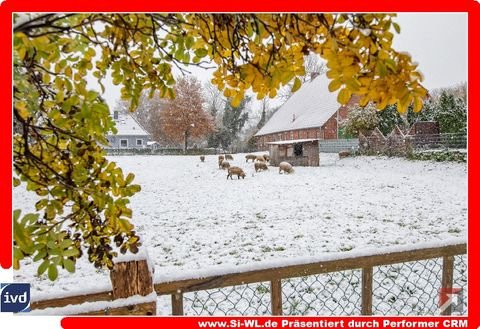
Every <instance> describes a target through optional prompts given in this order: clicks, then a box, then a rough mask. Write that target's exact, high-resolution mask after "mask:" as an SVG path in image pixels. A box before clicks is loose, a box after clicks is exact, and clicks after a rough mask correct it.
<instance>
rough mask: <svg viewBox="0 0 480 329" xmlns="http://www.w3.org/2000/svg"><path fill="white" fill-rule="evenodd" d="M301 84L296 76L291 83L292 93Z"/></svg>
mask: <svg viewBox="0 0 480 329" xmlns="http://www.w3.org/2000/svg"><path fill="white" fill-rule="evenodd" d="M301 86H302V81H301V80H300V79H299V78H298V77H296V78H295V82H294V83H293V87H292V93H294V92H296V91H297V90H298V89H300V87H301Z"/></svg>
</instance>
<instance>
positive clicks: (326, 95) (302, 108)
mask: <svg viewBox="0 0 480 329" xmlns="http://www.w3.org/2000/svg"><path fill="white" fill-rule="evenodd" d="M329 83H330V80H329V79H328V78H327V77H326V75H325V74H322V75H319V76H318V77H316V78H315V79H313V80H311V81H309V82H306V83H304V84H303V85H302V87H301V88H300V89H299V90H298V91H297V92H296V93H294V94H293V95H292V96H291V97H290V98H289V99H288V100H287V101H286V102H285V104H283V105H282V106H281V107H280V109H279V110H278V111H277V112H275V114H274V115H273V116H272V117H271V118H270V120H268V121H267V123H266V124H265V125H264V126H263V127H262V129H260V130H259V131H258V132H257V133H256V134H255V136H261V135H267V134H272V133H276V132H281V131H289V130H297V129H304V128H315V127H321V126H323V125H324V124H325V122H327V120H328V119H329V118H330V117H331V116H332V115H333V114H334V113H335V112H336V111H337V110H338V109H339V108H340V106H341V105H340V104H339V103H338V102H337V94H338V92H333V93H332V92H330V91H329V90H328V84H329Z"/></svg>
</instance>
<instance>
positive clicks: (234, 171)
mask: <svg viewBox="0 0 480 329" xmlns="http://www.w3.org/2000/svg"><path fill="white" fill-rule="evenodd" d="M233 175H237V179H240V176H241V177H242V178H243V179H245V173H244V172H243V170H242V168H239V167H230V168H228V175H227V179H228V177H230V179H232V180H233Z"/></svg>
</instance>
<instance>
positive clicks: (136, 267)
mask: <svg viewBox="0 0 480 329" xmlns="http://www.w3.org/2000/svg"><path fill="white" fill-rule="evenodd" d="M110 280H111V281H112V288H113V298H114V299H118V298H128V297H131V296H135V295H140V296H147V295H149V294H151V293H152V292H154V288H153V278H152V273H151V272H150V269H149V267H148V264H147V260H145V259H143V260H132V261H128V262H119V263H116V264H114V266H113V269H112V270H111V271H110ZM156 310H157V303H156V301H155V302H148V303H144V304H138V305H132V307H129V310H128V314H130V315H134V314H135V315H155V314H156Z"/></svg>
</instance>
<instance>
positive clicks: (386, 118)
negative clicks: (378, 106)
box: [377, 104, 406, 135]
mask: <svg viewBox="0 0 480 329" xmlns="http://www.w3.org/2000/svg"><path fill="white" fill-rule="evenodd" d="M377 118H378V129H380V131H381V132H382V134H384V135H388V134H389V133H390V132H391V131H392V130H393V128H395V126H396V125H397V126H399V127H400V128H404V127H405V125H406V124H405V121H404V119H403V118H402V116H401V115H400V113H398V111H397V106H396V105H395V104H394V105H387V107H385V109H384V110H383V111H377Z"/></svg>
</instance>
